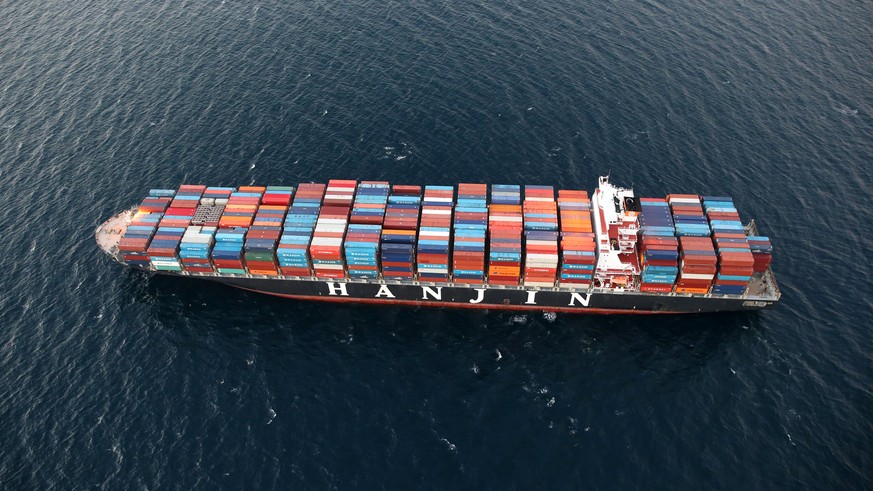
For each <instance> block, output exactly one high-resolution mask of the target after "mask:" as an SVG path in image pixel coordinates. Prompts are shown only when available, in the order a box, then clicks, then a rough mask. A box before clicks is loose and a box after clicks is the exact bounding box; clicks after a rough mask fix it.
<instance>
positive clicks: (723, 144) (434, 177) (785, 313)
mask: <svg viewBox="0 0 873 491" xmlns="http://www.w3.org/2000/svg"><path fill="white" fill-rule="evenodd" d="M871 66H873V9H870V6H869V5H868V4H866V3H865V2H859V1H841V0H824V1H815V2H814V1H809V0H800V1H796V2H778V1H774V0H761V1H744V0H741V1H738V2H715V1H711V0H704V1H697V2H691V1H679V0H667V1H662V2H654V1H642V2H630V1H606V0H594V1H592V2H585V3H582V2H575V1H570V0H546V1H540V2H526V1H517V0H495V1H492V2H448V1H435V2H431V1H420V0H411V1H409V0H408V1H394V0H388V1H387V2H386V1H372V0H352V1H348V2H284V3H282V2H239V1H230V0H226V1H218V0H212V1H200V0H195V1H187V2H152V1H128V2H97V1H93V0H84V1H80V2H61V1H57V0H44V1H41V2H37V1H29V0H24V1H19V2H4V3H0V186H2V193H0V205H2V206H0V231H2V241H0V270H2V275H0V281H2V289H0V326H2V327H0V442H2V452H0V488H4V489H54V488H59V489H85V488H101V489H129V488H143V489H168V488H169V489H212V488H216V487H222V488H231V489H239V488H253V489H289V488H291V489H326V488H332V489H354V488H363V489H373V488H387V489H416V488H433V489H457V488H462V489H503V488H511V489H628V488H635V489H641V488H642V489H668V488H682V489H737V488H752V489H774V488H778V489H859V488H873V480H871V472H873V471H871V469H873V449H871V435H873V393H871V378H873V359H871V358H873V357H871V348H873V335H871V328H873V284H871V283H873V282H871V279H870V276H871V273H873V268H871V266H870V263H869V262H870V260H871V258H873V250H871V246H870V224H871V223H873V212H871V205H870V203H871V200H873V189H871V187H873V184H871V177H870V175H871V170H870V169H871V166H873V81H871V80H873V76H871V71H870V68H871ZM606 173H611V174H612V179H613V181H615V182H617V183H619V184H623V185H628V186H629V185H633V186H634V187H635V189H636V190H637V192H638V193H639V194H641V195H643V196H663V195H665V194H666V193H669V192H696V193H704V194H718V195H732V196H734V198H735V200H736V202H737V203H738V205H739V207H740V209H741V212H742V215H743V217H745V218H751V217H755V218H757V219H758V222H759V225H760V227H761V229H762V231H763V232H764V233H766V234H768V235H770V236H771V237H772V240H773V242H774V244H775V245H776V247H777V249H778V253H777V256H776V259H775V262H774V266H775V271H776V273H777V277H778V279H779V280H780V285H781V288H782V291H783V294H784V296H783V301H782V302H781V303H780V304H779V305H778V307H776V308H775V309H773V310H770V311H765V312H761V313H757V314H729V315H707V316H688V317H658V318H635V317H597V316H591V317H586V316H569V315H561V316H558V318H557V319H555V320H548V319H546V318H544V317H543V316H542V315H539V314H536V315H534V314H528V315H517V314H512V313H500V312H467V311H450V310H426V309H421V310H417V309H408V308H390V307H386V308H376V307H355V306H350V305H349V306H343V305H316V304H307V303H300V302H295V301H289V300H277V299H272V298H268V297H264V296H259V295H257V294H250V293H246V292H242V291H236V290H233V289H230V288H226V287H222V286H218V285H209V284H201V283H195V282H193V281H185V280H181V279H174V278H156V277H148V276H146V275H143V274H139V273H136V272H131V271H127V270H124V269H123V268H121V267H119V266H117V265H115V264H113V263H111V262H110V261H109V260H108V259H107V258H105V257H103V256H102V255H101V253H100V252H99V251H98V250H97V248H96V246H95V244H94V240H93V229H94V227H95V226H96V225H97V224H98V223H99V222H100V221H101V220H102V219H105V218H106V217H107V216H109V215H110V214H112V213H113V212H115V211H117V210H120V209H122V208H124V207H126V206H129V205H131V204H132V203H134V202H135V201H136V200H137V199H138V198H139V197H141V196H143V195H144V194H145V192H146V191H147V189H148V188H150V187H172V186H176V185H178V184H181V183H183V182H190V183H205V184H211V185H219V184H223V185H241V184H249V183H256V184H264V185H266V184H284V185H294V184H296V183H297V182H299V181H309V180H316V181H322V182H323V181H325V180H327V179H330V178H352V179H355V178H357V179H386V180H390V181H392V182H396V183H410V184H416V183H417V184H424V183H432V184H451V183H457V182H463V181H472V182H489V183H498V182H499V183H520V184H525V183H528V184H552V185H556V186H563V187H574V188H579V187H582V188H585V189H592V188H593V187H594V185H595V182H596V178H597V176H598V175H601V174H606Z"/></svg>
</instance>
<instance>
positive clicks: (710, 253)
mask: <svg viewBox="0 0 873 491" xmlns="http://www.w3.org/2000/svg"><path fill="white" fill-rule="evenodd" d="M679 248H680V250H681V255H680V260H681V262H680V263H679V278H678V279H677V280H676V293H709V287H710V285H712V280H713V278H715V273H716V268H717V258H716V255H715V249H714V248H713V246H712V239H711V238H709V237H689V236H684V237H679Z"/></svg>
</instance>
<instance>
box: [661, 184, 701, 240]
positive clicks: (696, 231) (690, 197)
mask: <svg viewBox="0 0 873 491" xmlns="http://www.w3.org/2000/svg"><path fill="white" fill-rule="evenodd" d="M667 203H669V204H670V211H671V212H672V213H673V223H674V225H675V228H676V235H677V236H678V237H709V235H710V230H709V221H707V219H706V216H704V215H703V208H702V207H701V206H700V196H697V195H696V194H668V195H667Z"/></svg>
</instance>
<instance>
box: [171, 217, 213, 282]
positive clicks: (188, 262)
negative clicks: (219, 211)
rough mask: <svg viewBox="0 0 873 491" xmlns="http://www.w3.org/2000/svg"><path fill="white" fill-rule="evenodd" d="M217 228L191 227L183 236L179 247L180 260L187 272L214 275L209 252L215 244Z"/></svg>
mask: <svg viewBox="0 0 873 491" xmlns="http://www.w3.org/2000/svg"><path fill="white" fill-rule="evenodd" d="M215 230H216V228H215V227H204V226H200V225H190V226H189V227H188V228H187V229H185V234H184V235H182V242H181V243H180V245H179V258H181V260H182V265H183V266H184V267H185V271H188V272H189V273H212V272H213V271H214V269H213V267H212V262H211V261H210V260H209V252H210V251H211V250H212V246H213V244H214V242H215Z"/></svg>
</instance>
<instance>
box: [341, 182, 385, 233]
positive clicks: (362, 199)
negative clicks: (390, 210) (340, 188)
mask: <svg viewBox="0 0 873 491" xmlns="http://www.w3.org/2000/svg"><path fill="white" fill-rule="evenodd" d="M390 190H391V187H390V185H389V184H388V183H387V182H381V181H362V182H361V183H360V184H358V192H357V194H355V205H354V206H353V207H352V217H351V220H350V222H351V223H359V224H362V225H382V219H383V218H384V217H385V205H386V204H388V193H389V192H390Z"/></svg>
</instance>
